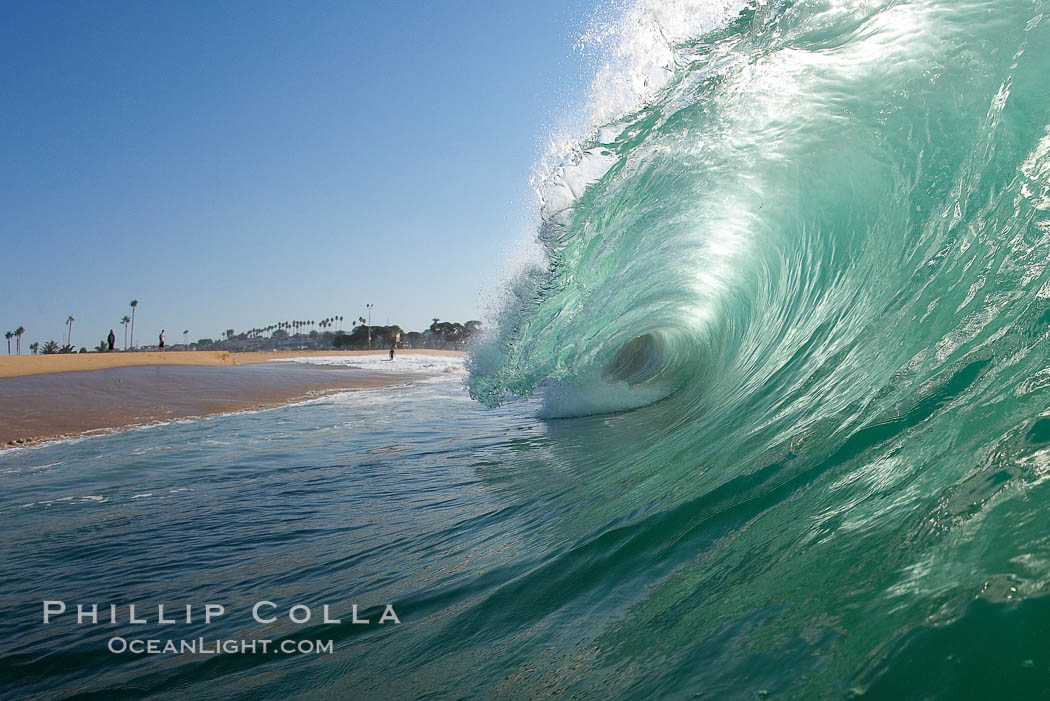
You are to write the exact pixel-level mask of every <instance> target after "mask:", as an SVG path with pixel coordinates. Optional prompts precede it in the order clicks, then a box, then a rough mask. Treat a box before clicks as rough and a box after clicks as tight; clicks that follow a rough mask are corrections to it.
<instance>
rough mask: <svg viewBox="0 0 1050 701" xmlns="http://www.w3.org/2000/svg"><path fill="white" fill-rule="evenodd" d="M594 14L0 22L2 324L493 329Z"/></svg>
mask: <svg viewBox="0 0 1050 701" xmlns="http://www.w3.org/2000/svg"><path fill="white" fill-rule="evenodd" d="M593 4H594V3H593V0H529V1H528V2H524V1H522V2H496V3H493V2H474V1H470V2H463V1H456V2H411V3H406V2H378V3H377V2H353V1H346V0H343V1H340V2H325V1H321V0H311V1H310V2H280V3H277V2H187V1H182V0H179V1H175V0H172V1H169V2H132V1H124V2H101V1H92V2H6V3H3V4H2V5H0V46H2V47H3V48H2V49H0V51H2V53H3V57H4V58H3V61H0V127H2V128H0V160H2V162H3V167H2V168H0V239H2V249H0V250H2V252H3V253H2V255H3V262H4V266H3V271H2V273H0V291H2V294H0V331H6V330H9V329H10V330H13V329H14V328H15V327H17V326H18V325H23V326H25V327H26V329H27V331H26V335H25V336H24V337H23V352H27V351H26V346H28V344H29V343H31V342H33V341H40V342H41V343H42V342H44V341H46V340H48V339H55V340H56V341H60V342H62V341H63V339H64V338H65V336H64V333H65V319H66V317H67V316H68V315H69V314H72V315H74V316H75V317H76V319H77V321H76V323H75V324H74V326H73V342H74V344H75V345H76V346H77V347H79V346H87V347H89V348H90V347H92V346H94V345H95V344H97V343H98V341H99V340H101V339H102V338H103V337H104V336H105V335H106V334H107V333H108V332H109V330H110V329H111V328H112V329H115V330H116V333H117V336H118V339H120V340H118V345H119V344H121V343H122V341H123V339H122V332H121V329H120V326H119V324H118V322H119V320H120V317H121V316H123V315H124V314H126V313H129V312H130V309H129V307H128V302H129V301H130V300H131V299H132V298H137V299H138V300H139V307H138V311H137V314H136V337H137V338H138V339H139V340H140V341H141V342H143V343H153V342H155V340H156V336H157V333H158V332H159V331H160V329H161V328H162V327H163V328H165V329H166V330H167V335H168V341H169V343H177V342H181V341H182V330H183V329H186V328H188V329H189V330H190V338H191V340H196V339H197V338H201V337H216V336H217V335H218V334H220V333H221V332H222V330H224V329H226V328H230V327H233V328H234V329H236V330H237V331H241V330H244V329H246V328H250V327H252V326H265V325H268V324H270V323H274V322H277V321H285V320H289V321H290V320H295V319H321V318H323V317H326V316H332V315H337V314H342V315H343V316H344V317H346V319H347V326H349V320H350V319H351V318H356V317H357V316H359V315H362V314H365V312H366V310H365V304H366V303H367V302H372V303H374V304H375V308H374V312H373V323H386V322H387V321H388V320H389V322H391V323H399V324H401V325H402V326H405V327H407V328H411V329H417V328H422V327H424V326H426V325H429V323H430V319H431V317H435V316H436V317H440V318H442V319H447V320H451V321H466V320H467V319H469V318H478V317H479V316H480V314H481V312H482V308H483V305H484V295H485V290H486V287H487V286H491V284H492V282H493V273H492V271H493V269H495V268H498V267H499V266H500V264H501V261H502V259H503V254H504V252H505V251H506V250H507V248H508V246H509V245H510V244H511V242H512V241H514V240H515V239H517V238H520V237H521V235H522V231H523V229H524V228H525V227H526V225H527V212H528V206H529V200H530V199H531V193H530V191H529V189H528V177H529V174H530V168H531V166H532V164H533V162H534V161H535V159H536V157H537V155H538V154H539V153H540V151H541V150H542V147H543V145H544V143H545V138H546V130H547V128H548V126H549V125H550V124H551V123H552V122H554V121H556V120H557V119H558V116H559V112H560V111H561V110H562V109H563V106H564V105H566V104H568V103H569V102H572V101H579V99H580V97H581V95H582V93H583V91H584V88H585V86H586V83H587V76H586V72H585V70H584V67H583V63H582V59H580V58H579V57H578V56H576V55H575V54H574V53H573V50H572V46H573V43H574V42H575V40H576V37H577V36H578V35H579V34H580V32H582V31H583V30H585V29H586V26H587V21H588V19H589V17H590V15H591V12H592V8H593ZM0 349H3V350H0V352H4V351H6V348H4V347H3V346H0Z"/></svg>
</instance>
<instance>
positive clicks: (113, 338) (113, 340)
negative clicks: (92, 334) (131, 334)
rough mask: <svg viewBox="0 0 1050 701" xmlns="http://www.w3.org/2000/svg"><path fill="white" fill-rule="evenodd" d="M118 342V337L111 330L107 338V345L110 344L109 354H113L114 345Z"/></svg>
mask: <svg viewBox="0 0 1050 701" xmlns="http://www.w3.org/2000/svg"><path fill="white" fill-rule="evenodd" d="M116 342H117V336H116V334H114V333H113V329H110V330H109V335H108V336H106V343H108V344H109V352H110V353H112V352H113V344H114V343H116Z"/></svg>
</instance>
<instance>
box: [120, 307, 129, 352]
mask: <svg viewBox="0 0 1050 701" xmlns="http://www.w3.org/2000/svg"><path fill="white" fill-rule="evenodd" d="M130 323H131V317H130V316H128V315H127V314H125V315H124V316H122V317H121V318H120V325H121V326H123V327H124V350H127V349H128V324H130Z"/></svg>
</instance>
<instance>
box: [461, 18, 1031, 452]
mask: <svg viewBox="0 0 1050 701" xmlns="http://www.w3.org/2000/svg"><path fill="white" fill-rule="evenodd" d="M681 4H682V5H683V7H682V8H678V7H677V5H676V6H674V7H673V8H672V10H667V12H666V13H665V14H664V15H660V16H656V17H655V19H653V21H654V22H659V21H663V22H664V23H666V24H674V25H675V26H674V30H675V31H677V32H678V33H679V34H680V35H682V36H683V37H684V38H681V39H680V40H679V39H676V40H675V41H673V42H672V43H671V44H668V45H664V46H663V47H662V48H664V49H666V52H667V53H666V61H665V63H664V64H662V65H661V66H659V67H658V68H659V70H657V69H654V68H652V67H651V66H644V67H643V68H644V69H646V70H648V71H649V73H648V74H645V77H646V79H647V80H648V79H650V77H651V75H650V74H652V73H653V72H656V73H657V74H658V75H657V78H658V79H659V80H660V81H662V83H661V84H660V86H659V87H658V89H655V90H652V91H650V93H649V94H648V95H646V96H645V97H646V99H645V100H644V101H643V103H642V106H641V107H639V108H638V109H637V110H636V111H633V112H630V113H628V114H625V115H623V116H621V117H618V118H614V119H613V120H612V121H610V122H609V123H608V124H602V125H600V126H601V128H599V129H596V130H595V131H594V133H593V134H592V136H591V138H590V139H589V140H585V141H583V142H581V143H579V144H578V145H577V146H576V147H575V148H574V149H573V150H572V153H570V154H569V155H568V156H566V157H565V159H564V161H563V163H561V164H560V167H559V168H556V169H554V170H553V171H552V173H551V174H550V175H549V176H548V177H547V178H546V179H545V181H544V182H543V184H542V185H541V187H540V191H541V198H542V206H543V220H542V224H541V226H540V230H539V235H538V239H539V243H540V244H541V245H542V248H543V252H544V254H545V257H544V265H542V266H539V267H535V268H532V269H529V270H527V271H525V272H524V273H522V274H521V275H520V276H518V277H517V278H516V279H515V280H513V281H512V282H511V283H510V285H509V286H508V294H507V297H508V301H507V303H506V304H505V306H504V309H503V311H502V314H501V316H500V319H499V324H498V330H497V331H496V333H495V334H493V336H492V337H491V338H490V339H489V341H488V342H487V343H486V344H485V345H483V346H482V347H480V348H479V349H477V350H476V351H475V352H474V356H473V358H472V375H471V389H472V392H473V394H474V396H476V397H477V398H479V399H481V400H482V401H484V402H486V403H488V404H498V403H499V402H501V401H502V400H503V399H504V398H505V397H506V396H507V395H508V394H517V395H529V394H533V393H536V392H538V393H540V394H542V395H543V397H544V399H545V405H544V409H543V413H544V414H545V415H549V416H569V415H579V414H590V413H600V412H607V411H615V410H621V409H627V408H632V407H637V406H641V405H645V404H649V403H652V402H654V401H656V400H658V399H662V398H665V397H668V396H670V395H675V396H678V397H679V399H678V400H677V403H676V404H675V406H674V409H673V410H674V411H676V412H680V413H682V414H685V415H689V416H692V417H694V418H695V419H696V423H693V424H690V428H689V430H688V433H689V434H690V435H692V434H695V433H696V432H698V431H703V430H704V427H705V426H706V425H708V424H713V423H718V421H719V420H724V419H726V418H730V417H731V418H732V419H733V420H734V422H736V423H739V424H740V425H741V426H742V427H743V428H744V429H745V430H748V429H749V430H752V431H753V430H759V429H761V430H763V431H768V432H770V434H771V436H772V438H773V439H774V440H780V441H788V440H790V439H791V437H792V436H796V435H808V434H809V432H810V431H812V430H814V427H816V426H818V425H822V422H830V424H834V425H835V426H836V427H848V426H851V425H864V424H865V423H867V422H869V421H871V420H874V417H875V416H883V415H887V416H889V415H899V414H900V412H901V411H902V407H905V406H908V405H909V404H912V403H915V402H917V401H921V400H922V398H923V397H925V396H927V395H928V394H929V393H930V392H932V391H934V388H936V387H937V386H940V385H941V384H943V383H944V382H946V381H947V378H949V377H951V376H952V375H953V374H954V373H956V372H958V371H959V369H960V368H963V367H966V366H968V364H969V363H972V362H977V361H986V360H989V359H992V358H994V359H995V362H994V363H992V364H991V365H989V367H988V369H987V370H986V371H985V372H984V373H982V375H981V378H980V380H979V381H977V382H976V385H975V387H974V388H973V395H970V394H967V400H965V401H970V400H972V399H974V398H975V397H976V396H983V397H992V396H997V395H1002V396H1003V400H1002V401H1003V402H1007V403H1008V404H1009V409H1008V408H1007V406H1005V405H1004V406H1001V407H1000V411H999V416H1000V417H1001V418H1002V419H1003V423H1002V425H998V426H996V427H994V428H993V427H991V426H989V427H988V430H991V431H998V430H1005V428H1006V427H1007V425H1013V424H1015V423H1016V421H1017V419H1018V417H1020V416H1026V418H1031V417H1032V416H1033V415H1034V414H1037V413H1038V412H1039V411H1041V409H1042V408H1043V407H1042V405H1041V404H1040V400H1038V399H1036V397H1031V399H1030V400H1026V399H1025V398H1026V397H1028V396H1029V395H1031V394H1032V393H1033V392H1034V391H1035V390H1036V389H1037V388H1038V387H1041V385H1042V382H1041V381H1040V380H1039V379H1038V378H1039V377H1041V375H1040V374H1039V373H1040V372H1041V371H1042V369H1043V360H1042V355H1043V354H1042V353H1040V352H1038V350H1037V349H1038V348H1039V347H1040V344H1041V342H1042V340H1043V339H1044V336H1045V333H1046V331H1047V320H1048V318H1050V317H1044V312H1046V310H1047V309H1048V308H1050V304H1048V303H1047V301H1046V297H1048V296H1050V282H1048V277H1047V270H1046V262H1047V254H1048V248H1047V246H1048V243H1050V238H1048V235H1047V234H1048V226H1050V224H1048V219H1050V195H1048V186H1050V136H1048V122H1050V95H1048V92H1047V90H1046V67H1047V66H1048V65H1050V44H1048V37H1050V19H1047V20H1044V19H1043V13H1044V12H1045V11H1046V7H1045V4H1044V3H1041V2H1031V1H1030V0H1026V1H1020V0H1019V1H1017V2H994V3H992V2H956V1H954V0H953V1H951V2H934V1H927V2H910V3H904V2H889V3H872V2H852V3H851V2H802V3H757V4H755V5H753V6H750V7H747V8H745V9H744V10H742V11H740V12H739V14H736V15H734V13H733V12H729V13H728V14H727V17H729V19H728V20H727V21H725V22H723V23H722V24H721V26H720V27H718V28H716V29H714V30H712V31H709V32H707V33H704V34H699V35H696V36H688V33H687V32H685V33H683V31H682V29H681V27H682V26H683V25H684V26H689V20H690V16H689V14H688V13H689V12H698V10H697V9H696V8H695V7H691V6H690V4H689V3H681ZM700 7H701V8H703V7H705V6H700ZM643 9H644V8H643ZM674 10H679V12H678V14H674ZM644 14H645V13H644V12H643V15H644ZM668 17H670V19H669V18H668ZM650 19H652V18H650ZM709 19H710V18H709V17H707V16H703V17H698V18H697V20H696V24H697V26H701V27H702V26H703V25H704V24H705V22H709ZM634 31H636V32H642V31H643V29H637V30H634ZM644 31H647V32H650V33H652V31H653V30H652V28H651V26H649V27H647V28H645V29H644ZM666 33H667V34H670V31H668V32H666ZM637 40H638V37H636V36H629V37H628V38H627V39H624V38H621V43H630V42H634V41H637ZM633 68H637V67H636V66H627V67H626V68H625V69H624V70H626V71H628V72H630V71H631V70H632V69H633ZM661 71H662V73H661ZM643 73H644V71H643ZM632 77H636V76H632ZM600 89H601V85H598V86H597V87H596V90H600ZM600 97H601V95H599V96H598V97H596V98H595V99H598V98H600ZM1006 397H1009V399H1006ZM1028 401H1031V403H1030V404H1029V403H1028ZM1021 404H1024V405H1025V407H1026V408H1025V409H1023V410H1021V409H1020V407H1019V406H1018V405H1021ZM946 425H947V426H949V427H956V428H957V427H958V422H957V421H956V420H953V419H948V420H947V424H946ZM680 439H681V437H680Z"/></svg>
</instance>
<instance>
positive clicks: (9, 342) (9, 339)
mask: <svg viewBox="0 0 1050 701" xmlns="http://www.w3.org/2000/svg"><path fill="white" fill-rule="evenodd" d="M14 335H15V332H14V331H5V332H4V338H6V339H7V354H8V355H11V337H12V336H14Z"/></svg>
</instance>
